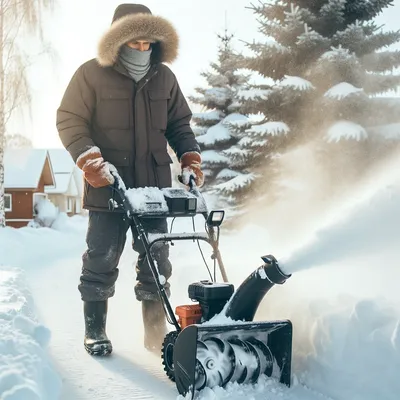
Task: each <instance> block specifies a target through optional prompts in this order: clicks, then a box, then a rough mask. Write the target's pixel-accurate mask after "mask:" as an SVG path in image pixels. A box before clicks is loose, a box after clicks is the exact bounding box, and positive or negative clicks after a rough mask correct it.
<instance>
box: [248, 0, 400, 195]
mask: <svg viewBox="0 0 400 400" xmlns="http://www.w3.org/2000/svg"><path fill="white" fill-rule="evenodd" d="M391 5H393V1H391V0H316V1H312V2H311V1H308V0H294V1H290V0H271V1H268V2H266V3H260V5H257V6H256V5H251V7H249V8H250V9H252V10H253V11H254V13H255V14H256V16H257V20H258V23H259V24H260V31H261V32H262V33H263V34H264V35H265V36H266V39H265V41H264V42H263V43H256V42H253V43H248V44H247V46H248V47H249V49H251V50H252V52H253V53H254V56H251V57H246V58H243V59H242V62H241V65H242V66H244V67H246V68H249V69H250V70H252V71H255V72H258V73H259V74H260V75H261V76H262V77H264V78H265V80H266V83H265V85H259V86H257V87H255V89H259V90H264V91H265V95H264V97H263V98H262V99H259V100H258V101H255V100H254V99H253V100H252V101H251V102H249V103H247V104H245V106H244V108H243V110H244V112H247V113H250V112H251V113H260V114H261V115H263V116H264V118H262V119H261V121H260V122H259V123H258V124H257V125H255V126H252V127H251V128H250V129H247V131H246V134H247V137H246V139H245V140H243V147H244V148H247V149H249V150H251V148H253V149H255V151H253V152H252V153H253V155H252V157H253V161H252V165H253V172H255V173H256V176H258V178H259V180H261V182H263V181H265V180H267V181H268V182H271V180H273V179H274V173H276V168H275V166H274V160H276V159H277V158H279V154H280V153H281V152H284V151H285V150H287V149H290V148H292V147H293V146H295V145H297V144H300V143H303V142H305V141H309V140H313V139H316V138H317V139H319V140H323V141H324V143H325V144H324V145H323V146H322V147H323V149H324V150H325V153H324V155H327V154H330V153H332V152H334V154H335V158H333V157H330V161H331V160H332V159H333V160H334V161H336V162H337V161H339V160H340V159H343V158H346V154H348V158H351V157H353V156H354V155H357V157H360V158H361V159H363V160H364V161H365V160H366V159H367V155H366V154H365V152H366V147H365V145H364V144H363V143H362V144H360V142H362V141H366V139H367V138H368V127H370V126H372V125H374V124H376V123H377V122H378V121H379V122H382V117H384V116H385V115H386V112H385V110H384V109H382V107H384V106H382V107H381V108H380V109H377V107H376V102H374V101H373V97H374V96H376V95H378V94H380V93H383V92H386V91H389V90H395V89H396V88H397V86H398V85H400V76H398V75H395V74H394V73H393V70H394V69H395V68H396V67H398V66H400V52H399V51H389V50H386V51H383V50H384V49H385V48H386V47H388V46H390V45H392V44H395V43H396V42H398V41H399V40H400V31H395V32H391V31H390V32H384V31H382V29H381V27H378V26H377V25H376V24H375V23H374V22H373V19H374V18H375V17H376V16H377V15H378V14H379V13H380V12H381V11H382V10H383V9H385V8H386V7H389V6H391ZM399 118H400V116H399ZM329 143H330V147H329V148H328V147H327V146H328V144H329ZM333 149H334V150H333ZM344 150H346V151H344ZM332 154H333V153H332ZM362 165H363V164H362V163H361V164H359V166H360V168H361V169H362ZM339 170H340V169H338V171H339ZM270 172H271V175H270ZM338 176H339V174H338ZM342 176H343V174H342ZM253 183H254V184H255V182H253ZM255 186H261V185H255ZM263 187H264V188H265V185H263Z"/></svg>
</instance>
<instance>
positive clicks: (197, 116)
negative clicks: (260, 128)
mask: <svg viewBox="0 0 400 400" xmlns="http://www.w3.org/2000/svg"><path fill="white" fill-rule="evenodd" d="M218 37H219V39H220V45H219V49H218V59H217V61H216V62H212V63H211V64H210V67H211V71H207V72H203V73H202V74H201V75H202V77H203V78H205V80H206V82H207V84H208V87H207V88H200V87H197V88H196V89H195V91H196V92H197V93H198V96H189V100H190V101H191V102H192V103H194V104H197V105H200V106H202V108H203V110H204V111H203V112H200V113H194V114H193V119H192V120H193V123H194V126H193V130H194V132H195V134H196V138H197V141H198V142H199V145H200V148H201V150H202V167H203V171H204V174H205V178H206V179H205V185H204V190H205V191H208V192H210V193H213V194H217V195H218V196H219V200H220V201H222V200H223V199H225V200H226V201H227V202H228V203H229V202H230V203H232V202H235V201H236V200H237V199H236V194H237V193H236V192H237V191H238V190H240V185H239V186H238V185H232V186H231V187H226V185H225V182H227V181H228V180H231V179H235V182H239V181H240V179H246V177H247V173H246V170H245V167H246V164H245V163H244V162H242V161H243V160H241V161H240V160H239V159H238V157H237V154H235V152H234V149H235V148H237V147H236V145H237V143H238V141H239V140H240V134H239V131H240V127H242V126H246V125H247V124H248V117H247V116H246V115H243V114H242V113H241V107H242V104H241V101H240V98H241V97H242V93H245V92H246V88H247V86H248V85H249V80H250V75H245V74H243V73H241V71H240V70H239V66H238V57H239V56H238V54H236V53H235V51H234V50H233V46H232V39H233V35H228V33H227V32H226V31H225V34H224V35H223V36H221V35H218ZM235 199H236V200H235Z"/></svg>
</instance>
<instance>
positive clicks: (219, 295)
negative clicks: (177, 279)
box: [188, 280, 235, 322]
mask: <svg viewBox="0 0 400 400" xmlns="http://www.w3.org/2000/svg"><path fill="white" fill-rule="evenodd" d="M234 290H235V288H234V286H233V285H232V284H231V283H215V282H210V281H208V280H205V281H200V282H195V283H192V284H190V285H189V289H188V294H189V298H190V299H191V300H194V301H198V302H199V304H200V306H201V309H202V319H203V322H204V321H208V320H209V319H211V318H212V317H213V316H214V315H216V314H218V313H220V312H221V311H222V309H223V308H224V306H225V304H226V303H227V301H228V300H229V299H230V298H231V296H232V294H233V292H234Z"/></svg>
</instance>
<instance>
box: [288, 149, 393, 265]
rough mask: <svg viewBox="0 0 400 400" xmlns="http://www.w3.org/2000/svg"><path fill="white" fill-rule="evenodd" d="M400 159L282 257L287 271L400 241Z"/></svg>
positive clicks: (381, 250)
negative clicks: (299, 245) (300, 244)
mask: <svg viewBox="0 0 400 400" xmlns="http://www.w3.org/2000/svg"><path fill="white" fill-rule="evenodd" d="M399 168H400V163H399V161H398V156H397V159H396V158H395V159H394V161H391V162H390V163H385V165H384V166H381V167H380V169H379V171H377V172H376V173H374V174H373V176H370V179H368V180H367V181H366V182H365V183H363V185H362V187H361V188H360V187H355V188H354V189H355V190H354V193H353V196H352V197H351V198H349V199H346V200H345V201H344V202H343V203H342V205H341V206H339V207H337V208H335V210H334V211H333V212H332V213H331V214H330V215H329V217H328V218H327V219H326V221H325V224H324V225H323V227H322V228H321V229H319V230H317V231H316V232H315V233H313V234H312V235H311V236H310V237H309V240H308V241H307V242H306V243H304V244H303V245H302V246H301V247H298V248H297V250H295V251H293V252H292V253H291V254H290V255H289V256H288V257H286V258H283V259H281V260H280V265H281V266H282V268H283V269H284V270H285V272H287V273H293V272H298V271H301V270H304V269H308V268H313V267H317V266H322V265H328V264H332V263H335V262H338V261H340V260H343V259H347V258H349V257H353V256H357V255H360V254H368V253H376V252H379V253H385V251H386V250H389V249H393V246H394V245H395V244H396V243H398V242H399V239H400V233H399V226H400V212H399V204H400V177H399V173H398V171H399Z"/></svg>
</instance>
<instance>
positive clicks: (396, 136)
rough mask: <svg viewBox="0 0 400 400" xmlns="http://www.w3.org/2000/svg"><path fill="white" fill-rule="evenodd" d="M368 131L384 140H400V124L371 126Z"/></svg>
mask: <svg viewBox="0 0 400 400" xmlns="http://www.w3.org/2000/svg"><path fill="white" fill-rule="evenodd" d="M368 131H369V133H370V134H371V135H376V136H377V137H380V138H381V139H384V140H400V123H392V124H386V125H378V126H373V127H370V128H369V129H368Z"/></svg>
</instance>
